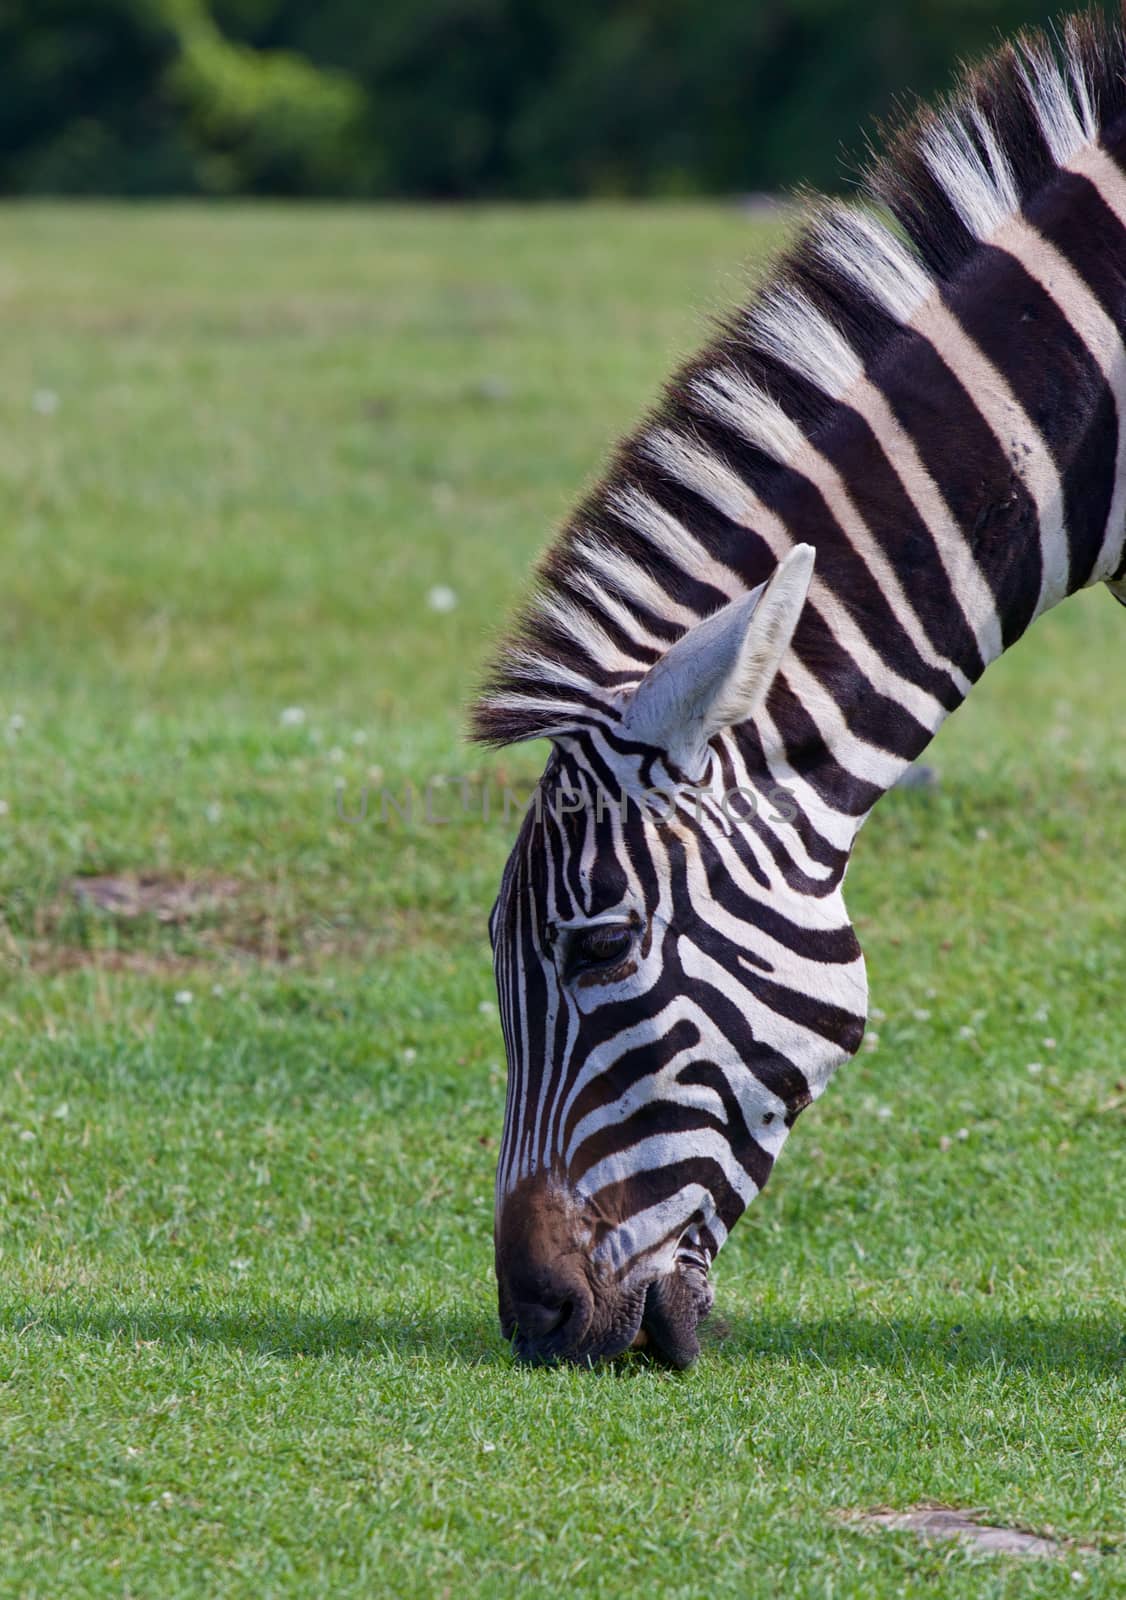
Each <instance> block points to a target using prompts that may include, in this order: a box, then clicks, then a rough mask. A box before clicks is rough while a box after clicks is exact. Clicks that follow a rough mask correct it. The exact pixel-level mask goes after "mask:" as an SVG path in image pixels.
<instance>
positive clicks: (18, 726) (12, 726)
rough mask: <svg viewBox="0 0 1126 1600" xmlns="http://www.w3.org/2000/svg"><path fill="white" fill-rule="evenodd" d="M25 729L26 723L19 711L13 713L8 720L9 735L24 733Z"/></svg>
mask: <svg viewBox="0 0 1126 1600" xmlns="http://www.w3.org/2000/svg"><path fill="white" fill-rule="evenodd" d="M24 727H25V723H24V720H23V718H22V717H21V716H20V714H19V712H18V711H13V712H12V715H11V716H10V717H9V718H8V732H9V733H22V732H23V730H24Z"/></svg>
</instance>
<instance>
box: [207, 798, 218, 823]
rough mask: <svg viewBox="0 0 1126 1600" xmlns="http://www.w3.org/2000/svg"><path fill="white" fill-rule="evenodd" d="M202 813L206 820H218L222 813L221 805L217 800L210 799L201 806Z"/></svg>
mask: <svg viewBox="0 0 1126 1600" xmlns="http://www.w3.org/2000/svg"><path fill="white" fill-rule="evenodd" d="M203 814H204V816H205V817H206V818H207V820H208V822H218V821H219V819H220V818H221V817H222V815H223V807H222V806H221V805H220V804H219V802H218V800H211V801H209V802H208V804H207V805H205V806H204V808H203Z"/></svg>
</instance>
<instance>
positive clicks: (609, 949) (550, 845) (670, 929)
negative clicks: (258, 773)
mask: <svg viewBox="0 0 1126 1600" xmlns="http://www.w3.org/2000/svg"><path fill="white" fill-rule="evenodd" d="M1124 336H1126V33H1124V29H1123V26H1122V24H1121V23H1112V22H1107V21H1105V20H1101V19H1099V18H1097V17H1096V16H1094V15H1089V16H1086V17H1078V18H1072V19H1071V20H1070V21H1068V22H1067V23H1066V24H1064V25H1063V28H1062V30H1061V32H1060V33H1059V34H1058V35H1056V36H1053V38H1052V39H1049V38H1047V37H1046V36H1045V35H1043V34H1041V33H1038V32H1027V33H1024V34H1022V35H1020V36H1018V37H1017V38H1016V39H1015V40H1014V41H1012V42H1010V43H1008V44H1005V45H1004V46H1002V47H1000V48H998V49H997V50H996V51H995V52H994V54H993V55H992V56H991V57H990V58H989V59H987V60H986V61H985V62H984V64H982V65H981V66H979V67H977V68H976V69H971V70H969V71H967V72H966V73H964V75H963V76H962V77H961V79H960V80H959V81H958V83H957V85H956V88H955V90H954V91H953V93H952V94H951V96H950V97H949V98H948V99H947V100H945V101H943V102H942V103H941V104H939V105H937V106H936V107H929V108H924V109H923V110H921V111H920V112H919V113H917V114H916V115H915V117H914V118H913V120H911V121H910V122H909V123H908V124H907V125H906V126H905V127H904V128H903V129H902V130H901V131H900V132H899V133H898V134H896V135H894V136H893V137H891V138H890V140H889V141H888V145H887V148H886V150H885V151H884V152H883V153H882V154H881V155H879V156H877V157H876V158H875V159H874V161H873V163H872V164H871V166H870V168H869V170H868V171H867V173H866V175H865V179H864V186H863V189H862V191H861V193H860V195H859V196H858V197H857V198H856V199H855V200H853V201H837V200H831V199H818V200H813V201H811V202H810V204H809V212H808V215H807V216H806V218H805V221H804V224H803V226H802V228H801V230H800V232H799V235H798V239H797V243H796V244H795V245H794V246H793V247H792V248H791V249H790V251H789V253H788V254H787V255H786V256H785V257H784V259H783V260H782V262H781V264H780V265H779V266H778V267H777V268H776V269H775V270H774V272H773V274H772V276H770V278H769V279H768V281H767V282H766V283H765V285H764V286H763V287H762V288H761V289H760V290H759V291H758V292H757V293H756V294H755V295H754V296H753V297H752V298H751V300H750V302H749V303H748V304H747V305H745V306H744V307H742V308H741V309H740V310H739V311H738V312H737V313H735V314H734V315H733V316H732V317H731V318H730V319H729V320H728V321H727V322H726V323H725V324H724V325H723V326H722V328H721V330H720V332H719V333H718V335H717V336H716V338H715V339H714V341H713V342H712V343H711V344H710V346H709V347H708V348H706V349H705V350H704V351H703V353H702V354H701V355H699V356H698V357H697V358H695V359H694V360H692V361H690V362H689V363H688V364H687V365H686V366H685V367H684V368H683V369H682V370H681V371H680V372H679V373H678V374H677V375H676V376H675V377H674V378H673V379H672V380H671V382H670V384H669V385H668V387H667V389H666V391H665V392H664V395H663V398H662V399H661V401H660V402H659V404H658V406H657V408H656V410H655V411H654V412H653V413H652V414H650V415H649V416H648V417H647V418H646V419H645V420H644V421H643V422H642V424H641V426H640V427H639V429H638V430H637V431H636V432H635V433H634V434H633V435H632V436H631V437H630V438H628V439H627V440H626V441H625V442H624V444H622V445H621V446H620V447H619V449H618V451H617V454H616V456H615V458H614V460H613V461H612V464H611V466H610V468H609V470H608V472H607V474H606V476H605V478H604V479H603V481H602V482H601V483H600V484H599V485H598V487H597V488H595V489H594V490H593V492H592V493H591V494H590V495H589V496H588V497H587V498H586V500H585V502H584V503H583V504H582V505H580V507H579V508H578V510H577V512H576V513H575V515H574V516H573V517H572V518H571V520H570V521H569V522H568V523H567V524H566V526H565V527H564V528H563V529H562V531H561V532H560V533H559V534H558V535H557V537H556V538H555V540H554V542H553V543H552V545H551V546H550V548H549V550H548V552H547V554H546V556H545V557H544V558H543V560H542V562H541V564H540V567H539V569H538V577H537V581H536V583H535V586H534V590H533V593H532V596H531V599H530V600H529V601H528V602H527V604H526V606H525V609H524V611H523V613H522V615H521V616H520V618H519V619H518V621H517V623H516V624H515V626H514V628H513V630H512V631H511V633H510V635H509V637H508V640H507V642H506V643H504V644H503V645H502V646H501V647H500V650H499V654H498V656H497V658H496V660H495V663H494V665H493V666H492V668H491V669H490V671H489V675H488V677H487V679H486V681H485V684H484V687H483V688H482V690H481V693H480V696H479V698H478V699H477V700H476V702H475V704H474V706H473V710H472V713H471V715H472V733H473V736H474V737H475V738H476V739H477V740H478V741H480V742H483V743H485V744H487V745H491V746H495V747H499V746H502V745H508V744H511V743H514V742H516V741H521V740H528V739H535V738H546V739H548V740H549V741H551V754H550V758H549V759H548V761H547V765H546V767H545V769H544V772H543V775H542V778H541V780H540V783H539V787H538V790H537V795H536V804H535V805H534V806H531V807H529V810H528V812H527V815H526V816H525V818H524V819H523V823H522V826H521V829H520V832H519V835H518V837H517V839H516V843H515V845H514V848H513V850H512V853H511V855H510V857H509V859H508V862H507V865H506V866H505V869H504V872H503V876H502V880H501V884H500V889H499V893H498V896H497V900H496V903H495V905H494V907H493V910H492V914H491V916H490V919H489V932H490V939H491V942H492V947H493V952H494V968H495V976H496V985H497V993H498V999H499V1006H500V1014H501V1024H502V1030H503V1035H504V1043H505V1049H506V1054H507V1061H508V1082H507V1097H506V1106H505V1117H504V1130H503V1135H502V1139H501V1144H500V1153H499V1161H498V1167H497V1181H496V1209H495V1252H496V1254H495V1259H496V1274H497V1284H498V1299H499V1311H500V1321H501V1327H502V1330H503V1332H504V1334H505V1336H506V1337H507V1338H509V1339H510V1340H511V1341H512V1343H513V1348H514V1351H515V1354H516V1356H517V1358H519V1359H522V1360H526V1361H532V1362H559V1361H570V1362H577V1363H580V1364H586V1363H593V1362H595V1361H598V1360H600V1359H605V1358H610V1357H613V1356H615V1355H617V1354H619V1353H620V1352H622V1351H624V1350H626V1349H627V1348H629V1347H631V1346H635V1345H641V1344H648V1346H649V1347H650V1349H651V1351H652V1352H653V1353H654V1354H655V1355H656V1356H657V1357H658V1358H659V1359H663V1360H664V1361H666V1362H668V1363H671V1364H672V1365H673V1366H677V1367H684V1366H688V1365H690V1364H691V1362H692V1361H693V1360H694V1359H695V1358H696V1356H697V1355H698V1353H699V1337H698V1325H699V1323H700V1321H701V1320H702V1318H703V1317H704V1316H705V1315H706V1314H707V1313H708V1311H709V1310H710V1308H711V1305H712V1298H713V1290H712V1286H711V1282H710V1276H709V1274H710V1270H711V1267H712V1264H713V1262H714V1260H715V1257H716V1255H717V1253H718V1251H719V1250H720V1248H721V1247H722V1245H723V1243H724V1241H725V1239H726V1238H727V1235H728V1234H729V1233H730V1231H731V1229H732V1227H733V1226H734V1224H735V1222H736V1221H737V1219H738V1218H739V1216H740V1215H741V1214H742V1212H743V1210H744V1209H745V1208H746V1206H747V1205H748V1204H749V1203H750V1201H751V1200H753V1199H754V1197H755V1196H756V1195H757V1194H758V1192H759V1191H760V1190H761V1189H762V1187H763V1185H764V1184H765V1183H766V1181H767V1178H768V1177H769V1175H770V1172H771V1169H772V1167H773V1165H774V1162H775V1161H776V1159H777V1157H778V1155H779V1152H780V1151H781V1149H782V1147H783V1145H784V1143H785V1141H786V1138H787V1136H788V1134H789V1131H790V1129H791V1128H792V1126H793V1124H794V1121H795V1119H796V1118H797V1116H798V1115H799V1113H800V1112H802V1111H803V1110H804V1109H805V1108H806V1107H807V1106H809V1105H810V1104H811V1103H812V1102H813V1101H814V1100H816V1099H817V1097H818V1096H819V1095H820V1094H821V1093H822V1091H823V1090H824V1089H825V1086H826V1084H827V1083H828V1081H829V1078H830V1076H831V1075H832V1074H833V1072H834V1071H835V1069H836V1068H837V1067H838V1066H840V1065H841V1064H842V1063H843V1062H844V1061H845V1060H847V1059H848V1057H850V1056H851V1055H853V1054H854V1053H855V1052H856V1051H857V1050H858V1048H859V1047H860V1044H861V1039H862V1037H863V1034H864V1030H865V1023H866V1018H867V1011H868V986H867V980H866V976H865V967H864V958H863V954H862V952H861V949H860V945H859V943H858V940H857V937H856V934H855V932H854V930H853V928H852V925H851V923H850V920H849V917H848V913H847V911H846V909H845V901H844V896H843V886H844V879H845V872H846V868H847V866H848V862H849V858H850V854H851V851H852V848H853V845H854V842H855V840H856V837H857V835H858V833H859V831H860V828H861V826H862V824H863V823H864V821H865V819H866V818H867V816H868V814H869V813H870V811H871V810H872V808H873V806H874V805H875V804H876V802H877V801H878V800H879V799H880V797H881V796H882V795H883V794H885V793H886V792H887V791H888V790H889V789H890V788H891V787H892V786H893V785H894V784H895V783H896V782H897V781H898V780H899V779H900V778H901V777H902V775H903V774H904V772H905V771H906V770H907V769H908V767H909V766H910V765H911V763H913V762H914V761H915V760H916V759H917V757H918V756H919V755H920V753H921V751H922V750H923V749H924V747H925V746H926V745H927V743H928V742H929V740H930V739H931V738H932V737H933V736H934V734H935V732H936V731H937V729H938V728H939V727H940V725H941V724H942V723H943V721H944V720H945V718H946V717H947V716H948V715H949V714H950V713H951V712H952V711H954V710H955V709H956V708H957V707H958V706H959V705H960V704H961V703H962V701H963V700H964V699H965V698H966V696H967V694H968V693H969V691H970V689H971V688H972V686H973V685H974V684H975V683H976V681H977V680H978V678H979V677H980V676H981V674H982V673H983V671H984V670H985V668H986V667H987V666H988V665H989V663H990V662H992V661H993V660H995V659H996V658H997V657H998V656H999V655H1000V654H1001V653H1002V652H1003V651H1004V650H1005V649H1006V648H1007V647H1008V646H1009V645H1011V644H1013V643H1014V641H1015V640H1017V639H1019V638H1020V637H1021V635H1022V634H1023V633H1024V632H1025V630H1026V629H1027V628H1028V626H1029V624H1030V623H1031V622H1033V621H1034V620H1035V619H1036V618H1037V617H1039V616H1040V615H1041V614H1042V613H1043V612H1045V611H1047V610H1048V609H1049V608H1050V607H1051V606H1054V605H1055V604H1056V603H1057V602H1058V601H1060V600H1063V599H1064V598H1065V597H1066V596H1068V595H1070V594H1072V593H1074V592H1075V591H1077V590H1079V589H1082V588H1085V587H1088V586H1090V585H1093V584H1095V583H1100V582H1101V583H1105V584H1106V585H1108V587H1109V588H1110V590H1111V592H1112V594H1113V595H1114V596H1115V598H1117V599H1118V600H1121V601H1122V602H1123V603H1126V504H1124V501H1126V427H1124V426H1123V422H1124V420H1126V347H1124V343H1123V341H1124Z"/></svg>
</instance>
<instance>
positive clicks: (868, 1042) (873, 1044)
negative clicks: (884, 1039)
mask: <svg viewBox="0 0 1126 1600" xmlns="http://www.w3.org/2000/svg"><path fill="white" fill-rule="evenodd" d="M864 1048H865V1050H878V1049H879V1048H880V1036H879V1034H878V1033H872V1032H869V1033H866V1034H865V1035H864Z"/></svg>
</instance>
